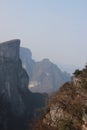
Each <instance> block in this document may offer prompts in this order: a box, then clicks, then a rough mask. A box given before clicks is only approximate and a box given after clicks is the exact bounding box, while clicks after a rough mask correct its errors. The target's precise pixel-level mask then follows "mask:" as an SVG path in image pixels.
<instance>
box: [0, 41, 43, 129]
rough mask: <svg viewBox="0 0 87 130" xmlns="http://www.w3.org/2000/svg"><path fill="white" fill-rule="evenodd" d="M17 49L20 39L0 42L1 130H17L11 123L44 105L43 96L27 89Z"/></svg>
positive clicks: (26, 79)
mask: <svg viewBox="0 0 87 130" xmlns="http://www.w3.org/2000/svg"><path fill="white" fill-rule="evenodd" d="M19 50H20V40H11V41H7V42H4V43H1V44H0V129H2V130H8V129H9V130H10V129H12V130H13V129H14V130H17V128H14V126H13V125H15V126H16V124H19V122H21V121H20V119H21V120H25V119H26V118H29V117H30V116H33V114H34V112H35V109H36V108H38V107H42V106H44V96H43V95H41V94H33V93H31V92H30V91H29V90H28V84H29V77H28V74H27V73H26V71H25V70H24V69H23V67H22V63H21V60H20V57H19ZM37 98H38V99H37ZM36 102H37V103H36ZM12 123H13V124H12ZM11 124H12V126H11Z"/></svg>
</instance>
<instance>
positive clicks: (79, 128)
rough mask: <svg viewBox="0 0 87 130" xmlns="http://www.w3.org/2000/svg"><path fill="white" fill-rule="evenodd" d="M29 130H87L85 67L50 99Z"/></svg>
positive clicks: (86, 75) (86, 69)
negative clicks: (40, 115) (42, 113)
mask: <svg viewBox="0 0 87 130" xmlns="http://www.w3.org/2000/svg"><path fill="white" fill-rule="evenodd" d="M31 130H87V65H86V67H85V68H84V69H83V70H76V71H75V72H74V76H73V78H72V81H70V82H67V83H65V84H64V85H63V86H62V87H61V88H60V89H59V91H57V92H56V93H55V94H54V95H53V96H52V97H51V99H50V102H49V104H48V107H47V109H46V112H45V113H44V115H43V117H42V118H40V120H38V121H37V122H36V123H35V125H34V127H33V128H32V129H31Z"/></svg>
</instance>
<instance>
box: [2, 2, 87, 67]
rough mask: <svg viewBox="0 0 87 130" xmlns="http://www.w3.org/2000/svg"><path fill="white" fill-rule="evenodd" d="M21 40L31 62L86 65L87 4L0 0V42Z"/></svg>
mask: <svg viewBox="0 0 87 130" xmlns="http://www.w3.org/2000/svg"><path fill="white" fill-rule="evenodd" d="M14 38H19V39H21V46H24V47H28V48H30V49H31V51H32V53H33V58H34V59H36V60H41V59H42V58H50V60H51V61H53V62H54V63H56V64H58V63H60V64H68V65H76V66H80V67H81V66H83V65H85V63H86V62H87V0H3V1H2V0H0V42H2V41H7V40H10V39H14Z"/></svg>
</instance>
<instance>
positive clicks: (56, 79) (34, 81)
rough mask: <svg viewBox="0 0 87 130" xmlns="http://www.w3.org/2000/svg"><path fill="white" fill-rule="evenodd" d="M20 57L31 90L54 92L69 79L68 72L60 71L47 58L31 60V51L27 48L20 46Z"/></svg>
mask: <svg viewBox="0 0 87 130" xmlns="http://www.w3.org/2000/svg"><path fill="white" fill-rule="evenodd" d="M20 57H21V60H22V64H23V67H24V68H25V69H26V71H27V73H28V75H29V77H30V82H29V89H30V90H31V91H32V92H40V93H44V92H47V93H50V92H54V91H56V90H57V89H59V87H60V86H61V85H63V84H64V83H65V82H67V81H69V80H70V74H68V73H67V72H62V71H61V69H60V68H59V67H58V66H57V65H55V64H53V63H52V62H51V61H50V60H49V59H43V60H42V61H39V62H36V61H35V60H33V59H32V53H31V51H30V50H29V49H27V48H23V47H21V49H20Z"/></svg>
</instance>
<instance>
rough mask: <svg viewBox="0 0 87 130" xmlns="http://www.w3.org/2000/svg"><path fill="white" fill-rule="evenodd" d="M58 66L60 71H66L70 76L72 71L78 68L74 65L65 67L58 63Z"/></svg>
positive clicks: (65, 65)
mask: <svg viewBox="0 0 87 130" xmlns="http://www.w3.org/2000/svg"><path fill="white" fill-rule="evenodd" d="M58 66H59V67H60V69H61V70H62V71H66V72H67V73H69V74H70V75H72V74H73V73H74V71H75V70H76V69H78V68H79V67H78V66H75V65H67V64H60V63H58Z"/></svg>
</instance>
